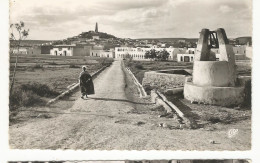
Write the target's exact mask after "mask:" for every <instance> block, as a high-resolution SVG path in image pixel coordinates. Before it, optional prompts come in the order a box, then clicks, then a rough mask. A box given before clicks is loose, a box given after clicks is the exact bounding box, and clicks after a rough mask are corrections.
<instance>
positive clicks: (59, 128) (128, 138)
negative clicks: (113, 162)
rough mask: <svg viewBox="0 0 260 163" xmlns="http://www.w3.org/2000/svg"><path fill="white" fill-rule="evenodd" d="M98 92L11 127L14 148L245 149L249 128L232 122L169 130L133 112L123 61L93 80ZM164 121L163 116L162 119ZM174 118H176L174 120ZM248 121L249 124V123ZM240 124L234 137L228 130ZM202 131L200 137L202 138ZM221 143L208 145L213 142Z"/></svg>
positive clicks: (155, 119)
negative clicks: (49, 114) (47, 115)
mask: <svg viewBox="0 0 260 163" xmlns="http://www.w3.org/2000/svg"><path fill="white" fill-rule="evenodd" d="M94 83H95V91H96V94H95V95H92V96H90V99H88V100H83V99H80V98H79V99H77V100H76V101H75V104H74V105H73V107H72V108H70V109H68V110H67V111H66V112H64V114H62V115H60V116H58V117H55V118H50V119H39V120H36V121H28V122H26V123H23V124H15V125H12V126H10V130H9V133H10V146H11V148H18V149H83V150H85V149H103V150H112V149H118V150H119V149H127V150H131V149H132V150H151V149H161V150H164V149H168V150H180V149H182V150H205V149H207V150H245V149H249V148H250V143H249V142H248V139H249V140H250V134H249V133H250V132H251V131H250V129H248V128H239V126H240V125H239V124H234V125H232V124H231V125H229V126H227V127H226V128H224V129H221V130H218V131H205V130H169V129H164V128H161V127H158V123H159V122H160V121H162V119H161V118H158V117H157V115H147V114H129V112H130V111H131V110H133V109H135V105H145V104H142V103H137V102H133V101H128V100H127V98H126V96H125V91H124V89H125V81H124V73H123V71H122V69H121V66H120V61H115V62H114V63H113V64H112V66H110V67H109V68H108V69H106V70H104V71H103V72H102V73H101V74H100V75H99V76H98V77H97V78H96V79H95V80H94ZM164 120H165V119H164ZM170 121H172V120H170ZM247 123H248V122H247ZM232 128H239V132H238V134H237V135H236V136H234V137H233V138H232V139H229V138H228V135H227V132H228V130H229V129H232ZM198 135H200V136H198ZM212 139H213V140H215V141H216V142H217V144H210V140H212Z"/></svg>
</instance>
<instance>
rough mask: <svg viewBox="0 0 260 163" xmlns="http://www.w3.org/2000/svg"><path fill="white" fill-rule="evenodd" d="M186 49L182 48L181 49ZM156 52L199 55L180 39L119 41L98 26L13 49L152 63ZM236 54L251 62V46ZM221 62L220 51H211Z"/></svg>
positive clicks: (187, 58)
mask: <svg viewBox="0 0 260 163" xmlns="http://www.w3.org/2000/svg"><path fill="white" fill-rule="evenodd" d="M182 46H183V47H182ZM151 49H154V50H156V51H162V50H166V51H167V52H168V53H169V58H168V60H173V61H178V62H193V58H194V55H195V52H196V43H195V42H194V39H193V41H190V42H189V41H187V40H185V39H183V40H182V39H179V40H177V41H175V42H167V41H158V40H153V39H151V40H149V39H129V38H126V39H120V38H116V37H114V36H112V35H109V34H106V33H102V32H98V24H97V23H96V26H95V31H89V32H82V33H81V34H79V35H78V36H74V37H71V38H67V39H65V40H62V41H56V42H51V43H49V44H47V45H46V44H45V45H36V46H35V45H34V46H21V47H20V48H19V51H18V50H17V49H16V48H13V49H12V48H11V51H12V53H13V54H17V53H19V54H29V55H37V54H46V55H53V56H92V57H106V58H117V59H124V58H129V57H131V58H132V59H134V60H149V59H146V58H145V53H146V52H147V51H150V50H151ZM233 50H234V53H235V56H236V59H237V60H243V59H247V58H252V46H250V45H249V44H247V45H240V46H236V45H235V41H234V45H233ZM211 51H212V53H215V54H216V57H217V58H218V55H219V50H218V49H211Z"/></svg>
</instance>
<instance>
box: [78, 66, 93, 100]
mask: <svg viewBox="0 0 260 163" xmlns="http://www.w3.org/2000/svg"><path fill="white" fill-rule="evenodd" d="M86 69H87V68H86V66H83V67H82V72H81V73H80V75H79V84H80V90H81V95H82V96H81V98H82V99H84V96H86V98H88V95H91V94H95V90H94V84H93V81H92V77H91V75H90V74H89V73H88V72H87V71H86Z"/></svg>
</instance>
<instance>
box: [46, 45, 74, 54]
mask: <svg viewBox="0 0 260 163" xmlns="http://www.w3.org/2000/svg"><path fill="white" fill-rule="evenodd" d="M74 47H76V45H55V46H54V47H53V49H51V53H50V54H51V55H54V56H73V48H74Z"/></svg>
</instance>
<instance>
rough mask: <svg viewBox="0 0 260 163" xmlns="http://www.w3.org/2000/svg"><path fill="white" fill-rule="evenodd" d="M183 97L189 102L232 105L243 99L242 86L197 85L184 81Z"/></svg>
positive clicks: (239, 102) (241, 101)
mask: <svg viewBox="0 0 260 163" xmlns="http://www.w3.org/2000/svg"><path fill="white" fill-rule="evenodd" d="M184 98H185V99H187V100H189V101H191V102H198V103H203V104H210V105H220V106H234V105H239V104H241V103H243V101H244V86H241V87H210V86H198V85H195V84H193V83H192V82H186V83H185V86H184Z"/></svg>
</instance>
